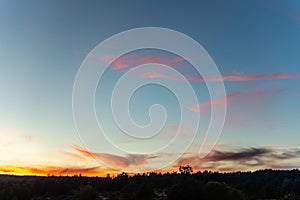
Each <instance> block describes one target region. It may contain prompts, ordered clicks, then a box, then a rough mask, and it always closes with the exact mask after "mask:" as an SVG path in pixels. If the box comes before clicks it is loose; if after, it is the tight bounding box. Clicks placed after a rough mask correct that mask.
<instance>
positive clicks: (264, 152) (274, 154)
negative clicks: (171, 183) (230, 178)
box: [174, 146, 300, 171]
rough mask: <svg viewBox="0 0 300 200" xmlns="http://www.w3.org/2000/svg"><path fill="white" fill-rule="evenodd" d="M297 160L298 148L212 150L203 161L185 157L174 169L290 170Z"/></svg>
mask: <svg viewBox="0 0 300 200" xmlns="http://www.w3.org/2000/svg"><path fill="white" fill-rule="evenodd" d="M299 159H300V147H285V148H273V147H270V146H269V147H268V146H265V147H249V148H241V149H238V150H235V151H221V150H214V151H212V152H211V153H210V154H208V155H207V156H206V157H205V158H204V159H199V157H198V156H197V155H193V156H186V157H183V158H181V159H179V160H178V161H177V162H176V164H175V165H174V167H175V168H177V167H178V166H180V165H187V164H189V165H192V166H193V167H194V168H195V169H196V170H213V171H231V170H234V171H239V170H242V171H245V170H247V171H248V170H257V169H265V168H273V169H291V168H294V166H295V163H296V164H300V163H299ZM297 161H298V162H297ZM229 169H230V170H229Z"/></svg>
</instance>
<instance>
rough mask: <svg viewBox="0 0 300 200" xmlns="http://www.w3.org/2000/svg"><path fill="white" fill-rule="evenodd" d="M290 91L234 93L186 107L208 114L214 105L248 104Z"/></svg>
mask: <svg viewBox="0 0 300 200" xmlns="http://www.w3.org/2000/svg"><path fill="white" fill-rule="evenodd" d="M287 90H288V89H278V90H272V91H267V90H249V91H243V92H234V93H231V94H228V95H227V96H226V97H222V98H219V99H213V100H211V101H206V102H203V103H199V104H198V105H196V106H185V107H186V108H187V109H189V110H190V111H193V112H198V113H207V112H208V111H209V110H210V108H211V106H212V105H237V104H241V103H242V104H243V105H245V104H247V102H249V101H251V100H253V98H255V97H259V96H263V95H275V94H279V93H282V92H285V91H287Z"/></svg>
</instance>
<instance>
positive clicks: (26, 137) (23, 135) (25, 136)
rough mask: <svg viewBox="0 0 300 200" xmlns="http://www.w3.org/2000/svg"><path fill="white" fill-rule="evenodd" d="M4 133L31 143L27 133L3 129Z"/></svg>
mask: <svg viewBox="0 0 300 200" xmlns="http://www.w3.org/2000/svg"><path fill="white" fill-rule="evenodd" d="M4 132H5V133H7V134H10V135H14V136H18V137H20V138H23V139H24V140H27V141H31V139H32V137H31V135H29V134H28V133H25V132H23V131H19V130H13V129H4Z"/></svg>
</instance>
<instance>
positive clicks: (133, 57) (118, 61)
mask: <svg viewBox="0 0 300 200" xmlns="http://www.w3.org/2000/svg"><path fill="white" fill-rule="evenodd" d="M99 58H100V59H101V60H102V61H105V62H110V61H111V60H113V62H112V64H113V66H114V67H113V68H112V69H113V70H121V69H126V68H129V67H130V66H137V65H141V64H143V63H160V64H166V65H171V66H173V67H176V64H178V63H181V62H182V61H184V59H183V58H181V57H175V58H167V57H163V56H144V55H139V54H129V55H124V56H121V57H117V56H113V55H102V56H99Z"/></svg>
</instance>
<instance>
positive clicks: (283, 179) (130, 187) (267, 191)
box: [0, 168, 300, 200]
mask: <svg viewBox="0 0 300 200" xmlns="http://www.w3.org/2000/svg"><path fill="white" fill-rule="evenodd" d="M181 169H182V170H181V173H166V174H157V173H147V174H136V175H134V176H132V177H131V176H128V175H127V174H126V173H122V174H120V175H119V176H117V177H115V178H111V177H110V176H107V177H106V178H99V177H81V176H72V177H55V176H51V177H35V176H23V177H21V176H8V175H2V176H0V200H40V199H49V200H68V199H70V200H71V199H72V200H74V199H75V200H76V199H77V200H81V199H85V200H97V199H119V200H122V199H127V200H130V199H131V200H137V199H145V200H150V199H169V200H177V199H190V200H194V199H203V200H211V199H212V200H214V199H224V200H226V199H228V200H229V199H230V200H234V199H236V200H244V199H245V200H247V199H249V200H252V199H281V200H296V199H300V171H298V170H291V171H277V170H261V171H256V172H235V173H217V172H208V171H204V172H197V173H194V174H192V172H191V170H192V169H190V168H181Z"/></svg>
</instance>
